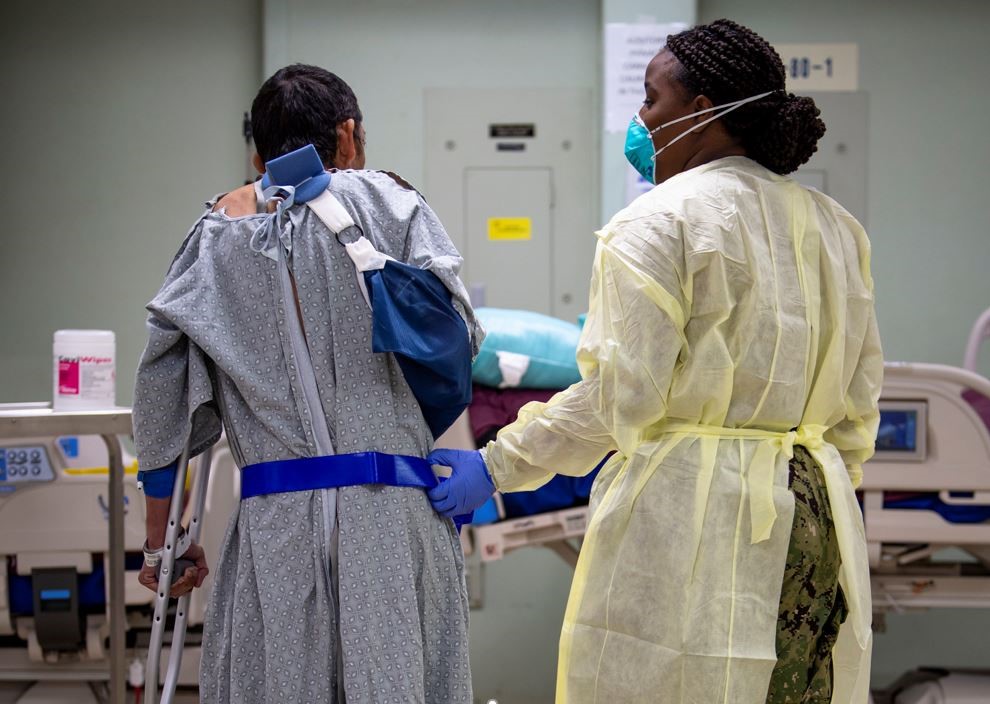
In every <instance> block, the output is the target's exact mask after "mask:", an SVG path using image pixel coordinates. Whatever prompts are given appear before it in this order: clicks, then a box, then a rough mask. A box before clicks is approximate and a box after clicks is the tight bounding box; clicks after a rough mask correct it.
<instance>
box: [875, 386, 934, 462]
mask: <svg viewBox="0 0 990 704" xmlns="http://www.w3.org/2000/svg"><path fill="white" fill-rule="evenodd" d="M927 435H928V404H927V403H926V402H925V401H884V400H883V399H881V400H880V428H879V430H878V431H877V444H876V452H877V459H880V458H883V459H884V460H894V461H903V462H924V461H925V460H926V459H927V458H928V446H927V443H926V438H927Z"/></svg>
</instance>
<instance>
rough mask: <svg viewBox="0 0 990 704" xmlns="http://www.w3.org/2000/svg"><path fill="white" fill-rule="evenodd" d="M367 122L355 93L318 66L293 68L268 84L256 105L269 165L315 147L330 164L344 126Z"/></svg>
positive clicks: (255, 120) (258, 136) (254, 121)
mask: <svg viewBox="0 0 990 704" xmlns="http://www.w3.org/2000/svg"><path fill="white" fill-rule="evenodd" d="M349 119H353V120H354V121H355V122H357V123H360V122H361V109H360V108H359V107H358V102H357V97H355V95H354V91H352V90H351V87H350V86H349V85H347V83H345V82H344V81H343V80H341V79H340V78H338V77H337V76H335V75H334V74H332V73H330V72H329V71H327V70H325V69H322V68H320V67H318V66H309V65H307V64H293V65H291V66H286V67H285V68H282V69H279V70H278V71H276V72H275V75H273V76H272V77H271V78H269V79H268V80H267V81H265V82H264V84H263V85H262V86H261V89H260V90H259V91H258V95H256V96H255V98H254V102H253V103H251V131H252V133H253V136H254V146H255V148H256V149H257V150H258V154H259V155H260V156H261V158H262V160H263V161H270V160H272V159H274V158H275V157H278V156H281V155H283V154H287V153H289V152H291V151H293V150H295V149H299V148H300V147H304V146H306V145H307V144H312V145H313V146H314V147H316V151H317V152H318V153H319V155H320V159H321V160H322V161H323V163H324V165H325V166H328V167H329V166H330V165H331V164H332V163H333V158H334V156H336V154H337V130H336V127H337V125H339V124H340V123H341V122H344V121H346V120H349Z"/></svg>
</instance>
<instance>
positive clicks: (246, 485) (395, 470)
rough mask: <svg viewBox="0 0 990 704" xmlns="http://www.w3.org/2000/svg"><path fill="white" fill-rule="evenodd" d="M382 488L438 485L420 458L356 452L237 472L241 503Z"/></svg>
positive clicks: (260, 464)
mask: <svg viewBox="0 0 990 704" xmlns="http://www.w3.org/2000/svg"><path fill="white" fill-rule="evenodd" d="M361 484H385V485H387V486H407V487H414V488H417V489H432V488H433V487H435V486H436V485H437V484H438V480H437V478H436V475H435V474H433V468H432V467H431V466H430V463H429V462H427V461H426V460H425V459H423V458H422V457H410V456H407V455H388V454H385V453H383V452H358V453H354V454H349V455H328V456H326V457H302V458H297V459H291V460H275V461H273V462H258V463H257V464H249V465H247V466H246V467H244V469H242V470H241V500H242V501H243V500H244V499H250V498H251V497H253V496H263V495H265V494H280V493H283V492H287V491H311V490H314V489H339V488H341V487H345V486H358V485H361Z"/></svg>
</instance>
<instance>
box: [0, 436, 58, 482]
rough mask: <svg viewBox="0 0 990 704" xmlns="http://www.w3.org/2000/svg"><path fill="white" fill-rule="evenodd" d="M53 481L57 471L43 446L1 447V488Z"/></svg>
mask: <svg viewBox="0 0 990 704" xmlns="http://www.w3.org/2000/svg"><path fill="white" fill-rule="evenodd" d="M53 479H55V471H54V470H53V469H52V464H51V462H50V461H49V459H48V452H47V451H46V450H45V447H44V446H43V445H25V446H22V447H0V486H4V487H12V486H14V485H16V484H23V483H25V482H50V481H52V480H53ZM9 490H10V489H8V491H9Z"/></svg>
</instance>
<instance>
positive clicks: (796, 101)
mask: <svg viewBox="0 0 990 704" xmlns="http://www.w3.org/2000/svg"><path fill="white" fill-rule="evenodd" d="M667 49H668V50H669V51H670V53H671V54H673V55H674V57H675V58H676V59H677V60H678V62H680V65H681V67H680V69H679V70H678V71H677V75H675V76H674V78H675V79H676V80H677V81H678V82H679V83H680V84H681V85H682V86H684V89H685V91H686V92H688V93H690V94H691V95H690V96H689V97H692V98H693V97H694V96H696V95H704V96H705V97H707V98H708V99H709V100H711V101H712V104H713V105H723V104H725V103H731V102H734V101H736V100H742V99H744V98H749V97H751V96H754V95H759V94H760V93H765V92H767V91H775V92H773V93H771V94H770V95H768V96H766V97H765V98H761V99H760V100H755V101H753V102H752V103H746V104H745V105H743V106H741V107H739V108H737V109H736V110H733V111H732V112H730V113H728V114H726V115H725V116H724V117H722V118H721V120H722V124H724V125H725V129H726V130H727V131H728V132H729V134H731V135H732V136H733V137H735V138H736V139H738V140H739V141H740V143H741V144H742V147H743V148H744V149H745V150H746V153H747V155H748V156H749V157H750V158H751V159H754V160H755V161H757V162H759V163H760V164H762V165H763V166H765V167H767V168H768V169H770V170H771V171H775V172H777V173H778V174H789V173H791V172H792V171H794V170H795V169H797V168H798V167H799V166H801V164H803V163H805V162H806V161H808V159H810V158H811V155H812V154H814V153H815V151H816V150H817V149H818V140H819V139H821V137H822V135H823V134H825V123H824V122H822V120H821V119H820V118H819V115H820V114H821V111H820V110H819V109H818V107H817V106H816V105H815V101H814V100H812V99H811V98H807V97H800V96H796V95H794V94H793V93H787V92H785V91H784V78H785V73H784V64H783V62H782V61H781V60H780V55H779V54H777V52H776V51H775V50H774V48H773V47H772V46H770V44H769V43H767V41H766V40H765V39H764V38H763V37H761V36H760V35H758V34H757V33H756V32H754V31H753V30H751V29H748V28H746V27H743V26H742V25H739V24H736V23H735V22H733V21H731V20H716V21H714V22H712V23H711V24H705V25H700V26H698V27H693V28H692V29H689V30H687V31H685V32H681V33H680V34H675V35H673V36H671V37H669V38H668V39H667Z"/></svg>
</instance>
